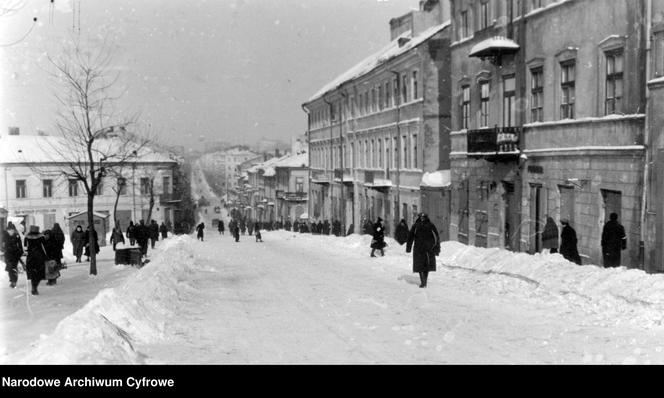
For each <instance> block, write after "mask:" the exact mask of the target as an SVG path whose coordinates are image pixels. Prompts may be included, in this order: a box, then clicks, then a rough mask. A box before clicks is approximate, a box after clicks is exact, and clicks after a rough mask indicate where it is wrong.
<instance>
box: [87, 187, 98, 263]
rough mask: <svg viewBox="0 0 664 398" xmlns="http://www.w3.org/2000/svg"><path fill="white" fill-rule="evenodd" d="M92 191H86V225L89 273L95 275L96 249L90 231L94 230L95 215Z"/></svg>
mask: <svg viewBox="0 0 664 398" xmlns="http://www.w3.org/2000/svg"><path fill="white" fill-rule="evenodd" d="M94 200H95V196H94V192H90V193H88V225H89V226H90V231H89V232H88V242H89V245H90V275H97V250H95V247H96V246H95V240H94V234H93V233H92V231H94V230H95V216H94V213H93V212H94Z"/></svg>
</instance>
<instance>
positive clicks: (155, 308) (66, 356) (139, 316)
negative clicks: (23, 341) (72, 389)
mask: <svg viewBox="0 0 664 398" xmlns="http://www.w3.org/2000/svg"><path fill="white" fill-rule="evenodd" d="M192 243H193V239H192V238H191V237H190V236H187V235H182V236H178V237H175V238H172V239H168V240H166V241H164V242H163V243H162V245H161V247H160V250H159V251H153V253H154V254H155V255H154V257H153V258H152V260H151V262H150V263H148V264H147V265H146V266H145V267H143V268H142V269H141V270H140V271H139V272H136V273H135V278H132V279H130V280H128V281H127V282H125V283H124V284H123V285H122V286H120V287H118V288H112V289H104V290H102V291H100V292H99V294H98V295H97V296H96V297H95V298H94V299H92V300H91V301H90V302H88V303H87V304H86V305H85V306H84V307H83V308H81V309H80V310H78V311H77V312H75V313H74V314H72V315H70V316H68V317H67V318H65V319H63V320H62V321H61V322H60V323H59V324H58V326H57V327H56V328H55V331H54V332H53V333H52V334H50V335H48V336H42V338H41V340H39V341H38V342H37V343H36V347H35V348H34V349H33V350H32V351H30V352H29V353H28V355H27V356H25V357H24V358H21V359H20V363H23V364H81V363H89V364H109V363H111V364H113V363H122V364H127V363H130V364H136V363H143V358H142V356H141V354H140V353H139V352H137V350H136V348H135V344H136V343H139V344H147V343H150V342H156V341H160V340H164V339H167V338H168V336H167V334H166V330H165V322H166V321H167V320H168V318H170V317H171V316H173V315H174V314H175V311H176V310H177V308H178V306H179V304H180V302H181V297H182V296H183V295H184V294H187V293H188V292H191V291H192V288H191V287H190V286H189V285H188V284H187V283H186V280H187V274H191V273H192V272H193V271H194V270H195V269H196V267H197V266H198V265H197V264H196V261H195V258H194V250H193V248H192Z"/></svg>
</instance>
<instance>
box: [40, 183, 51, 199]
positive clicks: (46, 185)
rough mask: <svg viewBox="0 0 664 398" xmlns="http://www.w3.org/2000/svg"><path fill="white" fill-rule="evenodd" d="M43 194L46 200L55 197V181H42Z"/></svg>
mask: <svg viewBox="0 0 664 398" xmlns="http://www.w3.org/2000/svg"><path fill="white" fill-rule="evenodd" d="M42 183H43V185H42V192H43V194H44V197H45V198H52V197H53V180H43V181H42Z"/></svg>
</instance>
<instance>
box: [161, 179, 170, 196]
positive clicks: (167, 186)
mask: <svg viewBox="0 0 664 398" xmlns="http://www.w3.org/2000/svg"><path fill="white" fill-rule="evenodd" d="M162 189H163V192H164V193H171V177H167V176H165V177H163V178H162Z"/></svg>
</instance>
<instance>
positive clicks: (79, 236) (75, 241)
mask: <svg viewBox="0 0 664 398" xmlns="http://www.w3.org/2000/svg"><path fill="white" fill-rule="evenodd" d="M70 238H71V246H72V251H73V254H74V256H75V257H76V262H77V263H80V262H81V256H82V255H83V248H84V247H85V241H86V237H85V232H83V227H81V226H80V225H77V226H76V229H74V232H72V233H71V237H70Z"/></svg>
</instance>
